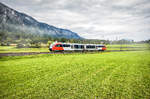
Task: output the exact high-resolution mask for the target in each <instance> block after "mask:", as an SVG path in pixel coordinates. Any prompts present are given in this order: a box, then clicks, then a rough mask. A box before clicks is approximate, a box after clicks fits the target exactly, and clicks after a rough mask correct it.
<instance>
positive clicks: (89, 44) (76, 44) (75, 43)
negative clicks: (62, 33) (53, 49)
mask: <svg viewBox="0 0 150 99" xmlns="http://www.w3.org/2000/svg"><path fill="white" fill-rule="evenodd" d="M52 44H70V45H95V46H96V45H99V46H101V45H103V44H81V43H63V42H53V43H52Z"/></svg>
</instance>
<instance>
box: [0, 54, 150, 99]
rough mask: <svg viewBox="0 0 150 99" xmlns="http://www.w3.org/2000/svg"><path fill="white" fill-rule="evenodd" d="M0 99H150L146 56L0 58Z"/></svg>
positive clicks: (149, 60) (149, 57)
mask: <svg viewBox="0 0 150 99" xmlns="http://www.w3.org/2000/svg"><path fill="white" fill-rule="evenodd" d="M0 68H1V69H0V99H150V52H149V51H145V52H144V51H137V52H136V51H134V52H131V51H130V52H104V53H95V54H77V53H74V54H57V55H56V54H53V55H52V54H51V55H30V56H15V57H11V56H10V57H2V58H0Z"/></svg>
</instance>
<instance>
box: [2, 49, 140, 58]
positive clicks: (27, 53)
mask: <svg viewBox="0 0 150 99" xmlns="http://www.w3.org/2000/svg"><path fill="white" fill-rule="evenodd" d="M121 51H143V50H106V51H104V52H121ZM70 53H83V52H18V53H0V57H3V56H25V55H37V54H70ZM86 53H95V52H86Z"/></svg>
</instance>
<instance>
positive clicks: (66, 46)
mask: <svg viewBox="0 0 150 99" xmlns="http://www.w3.org/2000/svg"><path fill="white" fill-rule="evenodd" d="M49 50H50V51H105V50H106V46H105V45H100V44H79V43H61V42H54V43H52V44H51V45H50V46H49Z"/></svg>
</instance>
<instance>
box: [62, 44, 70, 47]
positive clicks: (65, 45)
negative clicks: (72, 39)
mask: <svg viewBox="0 0 150 99" xmlns="http://www.w3.org/2000/svg"><path fill="white" fill-rule="evenodd" d="M62 46H63V47H70V45H68V44H63V45H62Z"/></svg>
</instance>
